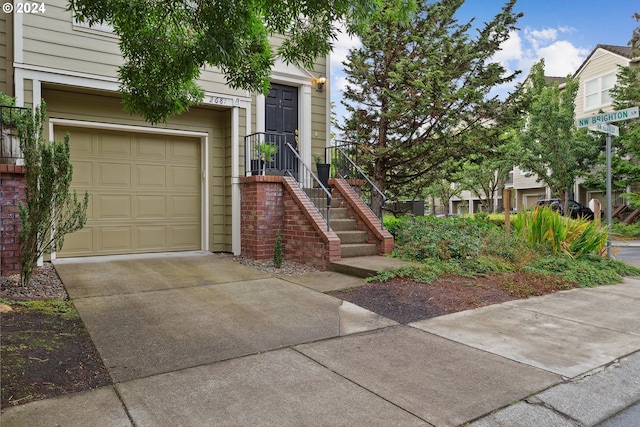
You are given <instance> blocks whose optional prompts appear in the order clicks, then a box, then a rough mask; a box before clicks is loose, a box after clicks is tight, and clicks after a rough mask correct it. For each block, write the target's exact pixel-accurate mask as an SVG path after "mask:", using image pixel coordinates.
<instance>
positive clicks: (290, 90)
mask: <svg viewBox="0 0 640 427" xmlns="http://www.w3.org/2000/svg"><path fill="white" fill-rule="evenodd" d="M265 104H266V107H265V108H266V111H265V121H266V123H265V130H266V133H267V141H270V142H273V143H275V144H277V145H278V153H277V154H276V159H275V162H274V163H275V164H274V165H272V167H275V168H276V169H278V170H280V171H284V170H291V171H297V169H298V167H297V166H298V164H297V162H295V161H294V159H295V157H294V156H293V153H291V152H290V151H289V150H288V149H287V147H286V144H285V143H286V142H288V143H289V144H291V146H292V147H293V148H295V149H296V150H297V149H298V144H297V141H296V135H297V132H298V88H297V87H293V86H285V85H280V84H276V83H272V84H271V90H270V91H269V94H268V95H267V98H266V102H265Z"/></svg>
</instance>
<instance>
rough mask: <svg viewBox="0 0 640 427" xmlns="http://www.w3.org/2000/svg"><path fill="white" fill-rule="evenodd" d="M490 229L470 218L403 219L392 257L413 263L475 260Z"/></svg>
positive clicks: (399, 226)
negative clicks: (453, 259) (428, 259)
mask: <svg viewBox="0 0 640 427" xmlns="http://www.w3.org/2000/svg"><path fill="white" fill-rule="evenodd" d="M491 228H493V226H491V225H490V224H489V223H487V222H484V221H475V220H474V219H472V218H450V219H440V218H434V217H405V218H404V219H403V220H402V222H401V223H400V224H399V225H398V226H397V227H396V228H395V229H394V237H395V239H396V246H395V255H396V256H397V257H399V258H402V259H406V260H413V261H420V260H424V259H426V258H437V259H440V260H447V259H451V258H467V257H474V256H477V255H478V254H479V253H480V250H481V249H482V247H483V240H484V238H485V237H486V235H487V233H488V230H490V229H491Z"/></svg>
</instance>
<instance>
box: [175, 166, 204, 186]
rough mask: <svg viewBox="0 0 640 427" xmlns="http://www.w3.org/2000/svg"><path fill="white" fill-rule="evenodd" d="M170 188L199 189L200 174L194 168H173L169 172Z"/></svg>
mask: <svg viewBox="0 0 640 427" xmlns="http://www.w3.org/2000/svg"><path fill="white" fill-rule="evenodd" d="M169 180H170V181H169V186H170V187H171V188H175V189H179V188H187V189H192V190H193V188H199V186H200V185H199V183H200V174H199V172H198V170H196V169H194V168H192V167H191V168H187V167H179V166H173V167H172V168H171V170H170V172H169Z"/></svg>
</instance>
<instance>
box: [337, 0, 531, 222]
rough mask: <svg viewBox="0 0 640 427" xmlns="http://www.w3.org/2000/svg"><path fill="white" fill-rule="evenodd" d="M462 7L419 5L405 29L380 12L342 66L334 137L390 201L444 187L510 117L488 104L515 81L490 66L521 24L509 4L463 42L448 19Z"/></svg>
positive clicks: (497, 104) (467, 27)
mask: <svg viewBox="0 0 640 427" xmlns="http://www.w3.org/2000/svg"><path fill="white" fill-rule="evenodd" d="M463 3H464V0H441V1H435V2H434V1H430V0H423V1H420V2H419V4H418V11H417V12H416V13H414V14H413V15H412V16H411V18H410V20H408V21H399V20H398V19H395V18H394V17H395V16H396V15H397V14H396V13H395V12H394V9H393V6H387V7H386V9H385V10H383V12H382V13H381V14H379V15H378V16H377V17H376V19H375V20H374V22H373V23H372V25H371V27H370V28H369V29H368V31H367V32H366V33H364V34H362V35H361V39H362V47H360V48H359V49H355V50H352V51H351V52H350V53H349V55H348V58H347V62H346V63H345V72H346V75H347V81H348V85H347V88H346V90H345V93H344V100H343V104H344V105H345V107H346V109H347V117H346V118H345V122H344V125H343V126H342V127H341V130H342V131H343V132H344V135H345V137H346V138H347V139H349V140H350V141H352V142H354V143H357V144H359V147H360V150H361V153H360V155H359V159H360V161H361V166H362V167H363V168H364V169H365V170H366V171H367V172H368V173H369V175H370V176H372V177H373V180H374V183H375V184H376V186H378V188H380V189H381V190H383V191H384V192H386V193H387V194H388V195H389V196H391V197H392V198H397V197H398V196H402V195H403V193H405V192H414V191H415V189H416V188H421V187H426V186H428V185H429V183H430V182H431V181H432V180H434V179H436V178H438V179H447V177H448V174H449V173H450V172H452V171H454V170H457V169H459V165H460V163H461V162H463V161H464V160H465V159H466V157H467V156H469V155H470V154H471V153H482V152H484V151H486V150H488V149H490V146H491V145H493V144H495V143H496V142H497V140H498V138H497V135H498V133H497V131H496V130H495V127H494V126H495V125H496V124H497V123H500V122H502V121H503V120H506V119H507V118H509V117H511V116H510V114H507V113H506V112H505V106H504V104H503V103H502V102H501V101H500V100H499V99H498V98H497V97H489V96H488V94H489V92H490V91H491V89H493V88H495V87H497V86H498V85H501V84H503V83H506V82H509V81H511V80H512V79H513V78H514V77H515V75H516V73H512V74H509V73H507V72H506V70H505V69H504V68H503V67H502V66H501V65H500V64H498V63H495V62H491V58H492V57H493V55H494V54H495V53H496V52H497V51H498V50H499V49H500V45H501V43H502V42H504V41H505V40H506V39H507V38H508V36H509V32H510V31H511V30H513V29H514V28H515V27H514V26H515V24H516V21H517V19H518V18H519V17H520V16H521V14H517V13H514V11H513V8H514V5H515V0H511V1H509V2H508V3H507V4H506V5H505V6H504V7H503V9H502V11H501V12H500V13H499V14H498V15H497V16H495V17H494V19H493V20H492V21H491V22H488V23H485V24H484V25H483V26H482V27H481V28H479V29H478V32H477V35H475V37H472V34H471V33H472V26H473V20H472V21H469V22H467V23H465V24H460V23H458V21H457V20H456V18H455V14H456V12H457V11H458V9H459V8H460V7H461V6H462V4H463ZM472 134H474V135H475V137H478V136H479V134H482V137H479V138H475V137H474V138H471V137H470V135H472ZM487 141H489V143H488V144H487V143H486V142H487ZM444 165H447V168H444ZM378 209H379V206H375V201H374V211H375V210H378Z"/></svg>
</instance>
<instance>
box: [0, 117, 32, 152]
mask: <svg viewBox="0 0 640 427" xmlns="http://www.w3.org/2000/svg"><path fill="white" fill-rule="evenodd" d="M28 111H29V109H28V108H25V107H14V106H11V105H0V163H3V164H17V163H19V162H18V160H19V159H22V158H23V156H22V150H21V149H20V139H19V138H18V129H17V124H18V122H19V120H20V118H21V117H23V116H24V114H26V113H27V112H28Z"/></svg>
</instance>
